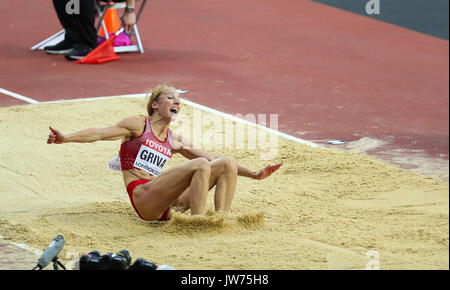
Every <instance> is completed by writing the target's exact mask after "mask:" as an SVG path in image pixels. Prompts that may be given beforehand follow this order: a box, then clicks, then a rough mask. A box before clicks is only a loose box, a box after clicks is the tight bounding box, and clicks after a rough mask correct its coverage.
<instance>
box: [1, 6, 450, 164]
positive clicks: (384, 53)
mask: <svg viewBox="0 0 450 290" xmlns="http://www.w3.org/2000/svg"><path fill="white" fill-rule="evenodd" d="M147 5H148V6H147V7H146V10H145V11H144V13H143V15H142V19H141V21H140V23H139V28H140V32H141V36H142V38H143V42H144V48H145V50H146V51H145V54H143V55H140V54H137V53H130V54H121V57H122V59H121V60H119V61H116V62H112V63H108V64H103V65H77V64H74V63H72V62H68V61H66V60H65V59H64V58H63V57H62V56H49V55H45V53H44V52H42V51H31V50H30V47H31V46H33V45H34V44H36V43H38V42H40V41H41V40H43V39H45V38H47V37H48V36H50V35H52V34H53V33H55V32H57V31H59V30H60V29H61V27H60V25H59V23H58V20H57V18H56V14H55V12H54V11H53V7H52V4H51V1H44V0H40V1H27V4H26V5H24V4H23V3H21V2H20V1H2V2H1V3H0V9H1V10H2V11H9V13H4V15H3V17H2V18H1V19H0V25H1V27H2V28H1V32H0V37H1V39H2V41H1V43H0V51H1V54H0V68H1V69H0V88H4V89H7V90H10V91H13V92H16V93H19V94H21V95H24V96H27V97H30V98H33V99H36V100H38V101H48V100H59V99H73V98H85V97H98V96H108V95H120V94H132V93H142V92H144V91H145V90H147V89H148V88H150V87H154V86H155V85H157V84H159V83H169V84H172V85H174V86H176V87H178V88H181V89H188V90H190V93H189V94H186V95H184V97H185V98H187V99H189V100H191V101H194V102H197V103H200V104H202V105H205V106H209V107H212V108H214V109H217V110H221V111H224V112H227V113H230V114H237V113H241V114H244V115H245V114H247V113H252V114H278V115H279V130H280V131H282V132H285V133H288V134H291V135H293V136H296V137H299V138H302V139H306V140H312V141H315V142H317V143H325V142H326V140H329V139H341V140H345V141H347V142H350V141H355V140H358V139H360V138H362V137H369V138H373V139H378V140H383V141H385V142H386V144H388V145H386V146H384V147H379V148H374V149H373V150H372V151H370V152H369V153H370V154H373V155H377V156H382V155H383V152H386V150H391V151H395V150H397V151H399V150H409V151H411V150H413V151H414V152H420V154H422V155H423V154H425V155H426V156H427V157H431V158H437V159H440V160H444V161H447V164H448V152H449V151H448V148H449V146H448V140H449V136H448V131H449V125H448V121H449V120H448V119H449V113H448V107H449V81H448V80H449V43H448V41H447V40H445V39H441V38H437V37H433V36H430V35H426V34H423V33H420V32H417V31H413V30H409V29H406V28H403V27H400V26H397V25H393V24H389V23H385V22H382V21H378V20H375V19H371V18H369V17H365V16H362V15H358V14H355V13H352V12H347V11H344V10H342V9H338V8H334V7H331V6H328V5H324V4H321V3H318V2H314V1H306V0H305V1H298V0H283V1H272V0H258V1H256V0H229V1H211V0H195V1H194V0H184V1H175V0H150V1H149V3H148V4H147ZM15 11H16V12H15ZM424 13H426V12H424ZM446 21H447V22H446V23H448V14H447V20H446ZM21 104H25V103H24V102H22V101H19V100H17V99H14V98H11V97H9V96H6V95H2V94H0V106H11V105H21ZM389 158H392V156H391V157H389Z"/></svg>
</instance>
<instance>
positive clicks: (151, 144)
mask: <svg viewBox="0 0 450 290" xmlns="http://www.w3.org/2000/svg"><path fill="white" fill-rule="evenodd" d="M170 158H172V151H171V150H170V149H169V148H167V147H164V146H163V145H161V144H159V143H157V142H155V141H153V140H150V139H147V140H145V141H144V143H143V144H142V145H141V148H140V149H139V152H138V154H137V156H136V159H135V161H134V164H133V166H134V167H136V168H139V169H141V170H144V171H145V172H148V173H150V174H151V175H153V176H158V175H160V174H161V172H162V169H163V167H164V165H166V164H167V162H169V160H170Z"/></svg>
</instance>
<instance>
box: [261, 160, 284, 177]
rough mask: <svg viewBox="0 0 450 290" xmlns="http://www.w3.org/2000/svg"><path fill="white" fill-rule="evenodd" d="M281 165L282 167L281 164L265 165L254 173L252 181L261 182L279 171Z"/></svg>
mask: <svg viewBox="0 0 450 290" xmlns="http://www.w3.org/2000/svg"><path fill="white" fill-rule="evenodd" d="M281 165H283V163H279V164H276V165H270V164H269V165H267V166H266V167H264V168H263V169H261V170H259V171H258V172H256V173H255V176H254V179H257V180H261V179H264V178H267V177H269V176H270V175H272V173H274V172H275V171H277V170H278V169H280V167H281Z"/></svg>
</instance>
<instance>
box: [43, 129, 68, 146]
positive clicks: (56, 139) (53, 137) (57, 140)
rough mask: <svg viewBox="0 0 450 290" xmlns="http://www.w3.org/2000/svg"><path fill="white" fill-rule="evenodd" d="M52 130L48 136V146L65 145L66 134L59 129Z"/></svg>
mask: <svg viewBox="0 0 450 290" xmlns="http://www.w3.org/2000/svg"><path fill="white" fill-rule="evenodd" d="M49 128H50V134H49V135H48V139H47V144H62V143H64V134H63V133H61V131H59V130H57V129H53V128H52V127H49Z"/></svg>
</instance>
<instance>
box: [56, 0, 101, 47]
mask: <svg viewBox="0 0 450 290" xmlns="http://www.w3.org/2000/svg"><path fill="white" fill-rule="evenodd" d="M69 2H70V3H69ZM74 2H78V3H79V5H78V3H75V5H74ZM68 4H69V5H68ZM53 5H54V6H55V10H56V14H57V15H58V19H59V22H61V25H62V26H63V27H64V29H65V30H66V38H65V40H66V41H67V42H69V43H71V44H73V45H83V46H88V47H90V48H95V47H96V46H97V30H96V29H95V3H94V0H53ZM78 8H79V9H78Z"/></svg>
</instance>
